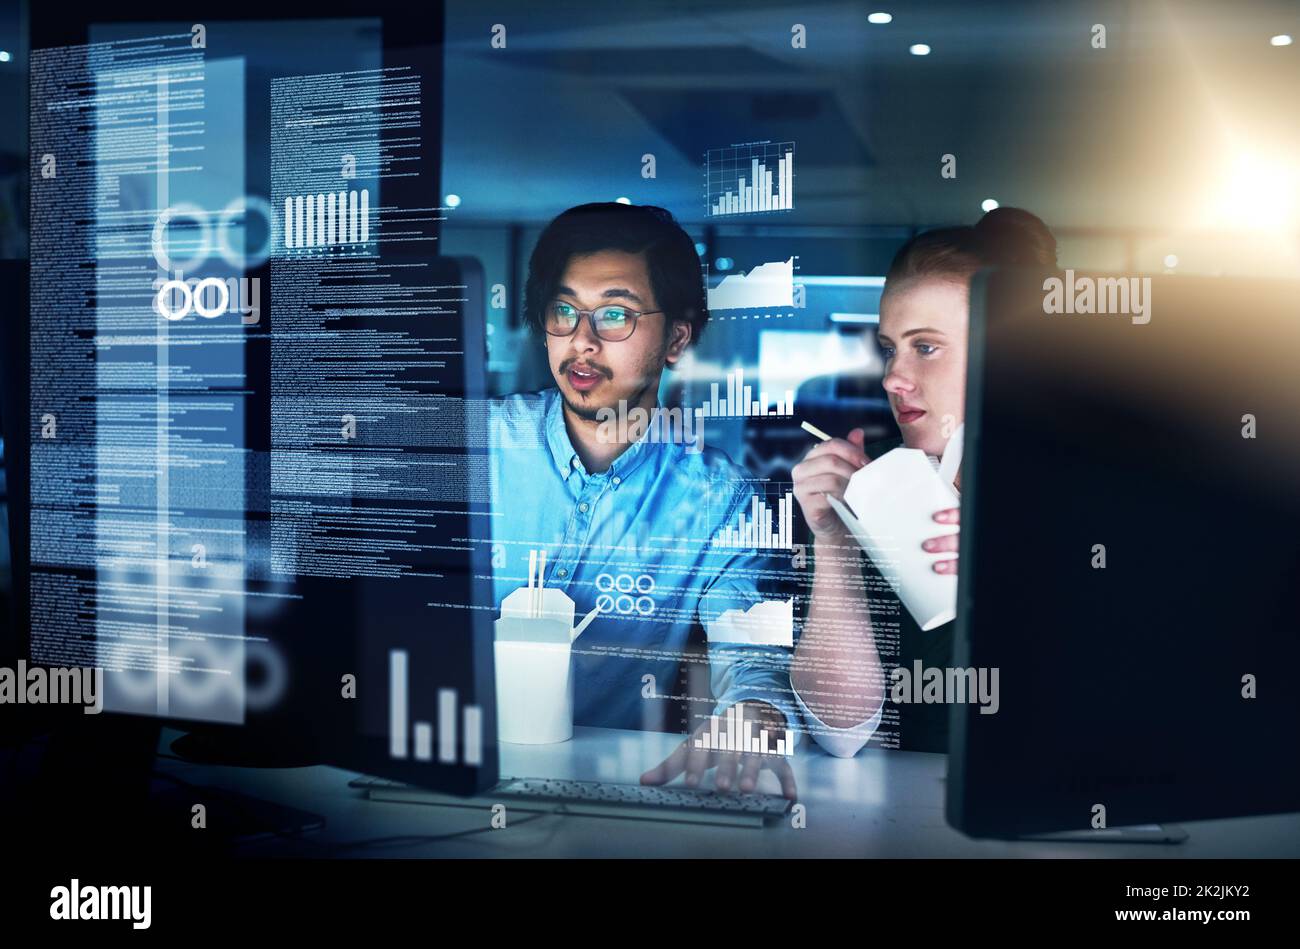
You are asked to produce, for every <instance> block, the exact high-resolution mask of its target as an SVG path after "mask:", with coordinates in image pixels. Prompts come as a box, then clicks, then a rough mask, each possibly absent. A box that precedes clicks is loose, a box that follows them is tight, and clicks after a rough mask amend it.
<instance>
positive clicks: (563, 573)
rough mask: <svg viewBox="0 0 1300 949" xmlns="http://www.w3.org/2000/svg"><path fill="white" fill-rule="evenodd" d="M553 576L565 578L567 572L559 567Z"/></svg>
mask: <svg viewBox="0 0 1300 949" xmlns="http://www.w3.org/2000/svg"><path fill="white" fill-rule="evenodd" d="M555 575H556V576H557V577H567V576H568V575H569V571H567V570H565V569H564V568H563V567H561V568H560V569H559V570H557V571H555Z"/></svg>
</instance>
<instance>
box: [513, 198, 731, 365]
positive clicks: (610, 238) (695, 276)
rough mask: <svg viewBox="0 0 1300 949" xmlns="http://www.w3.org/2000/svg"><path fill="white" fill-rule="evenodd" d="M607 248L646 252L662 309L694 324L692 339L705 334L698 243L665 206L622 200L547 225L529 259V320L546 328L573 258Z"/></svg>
mask: <svg viewBox="0 0 1300 949" xmlns="http://www.w3.org/2000/svg"><path fill="white" fill-rule="evenodd" d="M604 250H621V251H626V252H627V253H630V254H644V255H645V259H646V269H647V270H648V271H649V274H650V287H651V289H652V290H654V295H655V300H656V301H658V303H659V308H660V309H661V310H663V311H664V313H665V316H667V318H668V320H669V321H671V320H683V321H685V322H687V323H690V324H691V342H692V343H694V342H695V341H696V340H698V339H699V338H700V335H701V334H702V333H703V332H704V325H705V324H706V323H707V322H708V320H709V308H708V300H707V298H706V297H705V293H704V276H703V273H702V272H701V270H700V256H699V254H697V253H696V251H695V242H694V241H692V240H691V237H690V235H689V234H687V233H686V232H685V231H684V230H682V228H681V225H680V224H678V223H677V221H676V220H674V219H673V216H672V214H671V213H669V212H668V211H665V210H664V209H663V208H656V207H653V206H651V205H648V204H619V203H618V202H616V201H605V202H599V203H595V204H580V205H578V206H577V207H576V208H569V210H567V211H565V212H563V213H562V214H560V215H559V216H557V217H556V218H555V219H554V220H553V221H551V223H550V224H548V225H546V230H544V231H542V236H541V237H539V238H538V239H537V246H536V247H534V248H533V255H532V257H531V258H529V261H528V282H527V283H526V284H525V286H524V322H525V323H526V324H527V325H528V326H529V327H531V328H532V329H533V330H534V331H536V332H538V333H544V332H545V331H546V328H545V318H546V316H545V312H546V305H547V304H548V303H550V302H551V301H552V300H554V299H555V293H556V288H557V287H559V285H560V280H561V278H563V276H564V271H565V268H567V267H568V265H569V260H570V259H571V258H573V257H575V256H581V255H584V254H594V253H598V252H600V251H604ZM664 325H665V326H669V325H671V324H670V323H669V322H665V324H664Z"/></svg>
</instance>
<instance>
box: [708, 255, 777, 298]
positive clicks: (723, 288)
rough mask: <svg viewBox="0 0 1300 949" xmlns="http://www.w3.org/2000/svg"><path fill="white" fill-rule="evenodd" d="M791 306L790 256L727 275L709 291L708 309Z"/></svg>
mask: <svg viewBox="0 0 1300 949" xmlns="http://www.w3.org/2000/svg"><path fill="white" fill-rule="evenodd" d="M773 306H786V307H792V306H794V258H793V257H791V258H790V259H789V260H778V261H774V262H772V263H766V264H759V265H758V266H757V267H754V268H753V269H752V270H750V272H749V273H747V274H743V273H735V274H727V276H725V277H723V278H722V281H721V282H720V283H719V284H718V285H717V286H716V287H714V288H713V289H712V290H710V291H709V309H710V310H744V309H760V308H763V307H773Z"/></svg>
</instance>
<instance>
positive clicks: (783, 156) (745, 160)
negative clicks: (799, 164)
mask: <svg viewBox="0 0 1300 949" xmlns="http://www.w3.org/2000/svg"><path fill="white" fill-rule="evenodd" d="M705 175H706V177H707V205H708V214H709V216H710V217H717V216H720V215H726V214H761V213H765V212H768V211H789V210H792V209H793V208H794V142H777V143H774V142H760V143H756V144H751V145H732V146H729V147H727V148H711V149H709V151H708V153H707V155H706V156H705Z"/></svg>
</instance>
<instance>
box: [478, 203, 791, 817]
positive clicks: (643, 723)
mask: <svg viewBox="0 0 1300 949" xmlns="http://www.w3.org/2000/svg"><path fill="white" fill-rule="evenodd" d="M524 295H525V301H524V309H525V319H526V321H527V323H528V325H529V327H530V328H531V329H532V330H533V331H534V332H535V334H536V335H537V336H539V337H540V338H541V340H542V342H543V345H544V346H545V347H546V353H547V358H548V362H549V365H550V370H551V374H552V376H553V377H554V380H555V387H554V388H549V389H546V390H543V391H542V392H538V393H528V394H519V395H513V396H509V397H507V398H505V399H503V400H501V401H500V402H498V403H496V404H495V405H494V410H493V412H492V423H491V424H492V436H493V452H492V465H491V469H492V495H493V515H494V516H493V538H492V539H493V544H494V552H496V554H497V557H496V560H495V561H494V562H495V563H497V564H498V566H497V567H496V569H495V571H494V577H495V591H496V600H497V604H498V605H500V602H501V600H502V599H503V598H504V597H505V596H506V595H507V594H509V593H511V592H512V591H514V590H515V589H518V588H519V587H520V586H523V585H526V582H527V566H528V560H529V552H530V551H534V552H537V555H538V558H537V559H538V560H539V561H540V552H541V551H544V552H545V557H546V559H545V563H546V575H545V577H544V582H545V584H546V586H547V587H550V588H556V589H560V590H563V591H564V592H565V593H567V594H568V595H569V596H570V597H571V598H572V599H573V600H574V601H575V602H576V604H577V616H579V617H582V616H585V615H586V614H587V613H588V612H589V611H590V610H592V609H599V610H600V612H599V614H598V615H597V618H596V619H595V620H594V621H593V622H592V623H591V624H590V626H588V628H587V629H586V631H585V632H584V633H583V634H582V635H581V637H579V639H578V640H577V641H575V643H574V650H573V664H574V665H573V673H574V724H575V725H594V726H601V727H606V728H625V729H640V728H658V727H663V726H666V727H667V728H669V729H674V728H675V727H676V726H678V725H680V724H681V723H680V722H667V723H665V722H664V721H663V720H662V716H663V715H664V712H665V711H666V709H668V708H669V707H671V706H670V704H669V701H668V699H669V698H670V697H672V696H674V695H675V694H676V692H677V688H676V687H677V684H678V682H679V673H680V672H681V669H680V666H681V665H682V663H683V661H684V660H687V659H688V658H689V656H688V654H687V652H686V648H687V644H688V639H689V638H690V635H691V630H692V629H693V628H695V627H696V626H697V625H698V626H699V627H701V628H703V629H704V631H705V633H706V636H707V638H708V640H709V643H708V666H709V681H710V686H711V690H712V693H713V699H714V701H715V703H716V705H715V707H714V708H713V709H712V711H713V713H714V714H715V715H717V716H719V717H720V718H724V717H725V716H726V714H727V711H728V709H731V708H732V707H738V714H740V715H743V718H744V720H745V722H747V723H752V735H753V736H754V737H755V738H757V737H758V736H759V734H760V732H761V731H762V730H766V731H767V735H768V744H769V747H771V748H773V749H774V748H775V746H776V740H777V739H778V738H783V739H784V738H785V737H786V735H787V732H786V729H787V728H789V729H791V731H792V732H793V729H794V728H795V724H796V723H797V721H798V719H797V717H796V712H795V710H794V708H793V707H792V704H791V703H792V699H791V696H790V689H789V676H788V658H789V656H788V652H789V650H788V649H785V648H782V647H778V646H769V645H761V644H759V645H755V644H753V643H752V642H741V641H739V640H744V639H745V638H746V637H745V636H744V635H741V636H737V635H735V634H734V633H732V632H728V630H734V629H736V628H737V625H739V626H740V628H742V629H743V628H744V624H743V622H742V623H741V624H736V623H735V622H734V621H728V622H724V623H722V624H720V623H719V618H720V617H722V615H723V614H724V613H726V612H728V611H743V610H746V609H748V608H749V607H751V606H753V605H754V604H756V603H759V602H761V601H765V600H768V601H770V600H775V599H780V596H779V592H778V589H777V578H778V576H779V571H780V566H781V562H780V561H778V560H777V559H776V558H774V557H773V556H772V551H770V550H748V549H735V548H732V547H727V546H723V545H721V544H717V543H715V542H714V541H715V538H717V537H718V535H719V534H720V533H722V532H723V530H724V528H725V527H727V526H728V525H734V524H736V523H737V519H738V517H739V516H740V515H747V514H748V513H749V511H750V509H751V499H752V498H753V495H754V488H753V485H752V483H750V481H749V479H750V476H749V475H748V473H747V472H745V470H744V469H742V468H740V467H738V466H737V465H734V464H733V463H732V462H731V461H730V459H728V458H727V457H726V455H725V454H723V453H722V452H721V451H717V450H715V449H711V448H705V449H704V450H703V451H699V450H697V448H698V446H688V445H685V444H682V443H680V441H678V442H676V443H674V442H673V441H672V440H664V439H661V438H657V437H656V438H652V437H648V434H647V430H646V429H647V425H646V424H645V423H642V424H640V425H635V424H634V425H618V426H613V425H609V424H603V422H602V420H604V419H608V418H609V414H610V412H626V413H628V414H629V415H631V414H632V413H633V411H634V410H637V409H640V410H642V411H641V412H637V413H636V415H635V417H638V418H642V419H644V418H651V419H653V418H654V412H655V410H656V409H657V408H658V406H659V385H660V378H661V376H662V375H663V371H664V368H665V367H672V366H675V365H676V364H677V363H678V362H679V361H680V360H681V359H682V357H683V355H684V354H685V352H686V349H687V347H688V346H690V345H691V344H692V343H693V342H695V341H696V340H697V339H698V338H699V336H700V333H701V332H702V331H703V330H704V327H705V325H706V323H707V322H708V309H707V303H706V298H705V289H704V281H703V279H702V276H701V272H700V262H699V255H698V253H697V252H696V250H695V245H694V242H693V241H692V240H691V238H690V236H689V235H688V234H687V233H686V232H685V231H684V230H682V229H681V227H679V226H678V224H677V223H676V221H674V220H673V217H672V215H671V214H669V213H668V212H667V211H665V210H663V209H662V208H656V207H647V206H635V205H628V204H619V203H603V204H585V205H581V206H579V207H575V208H570V209H569V210H568V211H565V212H564V213H562V214H561V215H559V216H558V217H557V218H555V220H553V221H552V222H551V223H550V224H549V225H548V226H547V227H546V229H545V230H544V231H543V232H542V235H541V237H540V238H539V239H538V242H537V246H536V248H535V249H534V250H533V254H532V257H531V259H530V261H529V272H528V280H527V285H526V287H525V294H524ZM688 408H689V407H688ZM650 424H654V423H653V421H652V422H650ZM611 433H617V434H614V435H612V434H611ZM696 437H698V433H696ZM688 448H690V449H691V450H688ZM503 560H504V565H503V566H502V565H500V564H502V562H503ZM735 615H736V614H733V617H734V616H735ZM724 640H730V641H724ZM724 721H725V718H724ZM746 727H748V726H746ZM710 730H711V729H710V723H708V722H705V723H703V724H701V725H699V727H698V728H697V731H696V734H694V735H692V736H691V737H690V738H688V739H687V740H686V741H685V742H683V744H682V746H681V747H680V748H678V749H677V751H675V752H674V753H673V754H672V755H671V756H670V757H669V758H668V759H667V760H666V761H664V762H663V763H662V764H660V765H659V766H657V767H655V768H652V769H651V770H650V771H647V772H646V773H645V774H644V775H642V781H643V782H644V783H651V784H662V783H666V782H668V781H671V780H673V779H674V778H675V777H677V775H679V774H685V776H686V778H685V780H686V784H687V785H689V786H695V785H698V784H699V783H700V781H701V778H702V777H703V775H704V774H705V772H706V771H708V770H709V769H710V768H714V767H716V768H717V772H716V775H715V784H716V786H717V787H718V788H719V789H722V790H728V789H739V790H741V791H751V790H753V789H754V786H755V782H756V780H757V778H758V774H759V772H760V770H761V769H762V768H764V767H768V768H771V769H772V770H773V771H774V772H775V773H776V774H777V776H778V777H779V780H780V784H781V787H782V790H783V792H784V793H785V794H786V795H787V796H788V797H794V794H795V785H794V778H793V776H792V774H791V772H790V768H789V765H788V763H787V761H786V759H785V757H784V756H781V755H777V754H746V755H737V754H734V753H724V752H714V751H710V750H706V749H704V748H699V747H696V742H695V739H696V738H697V737H698V735H699V734H701V733H709V732H710ZM792 744H793V742H791V745H792Z"/></svg>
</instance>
